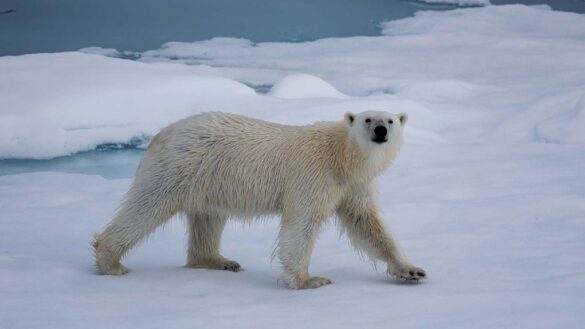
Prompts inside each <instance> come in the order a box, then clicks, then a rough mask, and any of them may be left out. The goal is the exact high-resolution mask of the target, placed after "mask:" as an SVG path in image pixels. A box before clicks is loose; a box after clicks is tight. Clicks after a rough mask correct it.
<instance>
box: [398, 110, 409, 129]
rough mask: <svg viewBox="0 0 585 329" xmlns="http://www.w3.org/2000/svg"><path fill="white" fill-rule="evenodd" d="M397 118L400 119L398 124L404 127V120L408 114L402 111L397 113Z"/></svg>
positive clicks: (406, 119)
mask: <svg viewBox="0 0 585 329" xmlns="http://www.w3.org/2000/svg"><path fill="white" fill-rule="evenodd" d="M398 119H399V120H400V125H401V126H403V127H404V125H405V124H406V121H408V114H406V113H404V112H402V113H400V114H398Z"/></svg>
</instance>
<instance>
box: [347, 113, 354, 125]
mask: <svg viewBox="0 0 585 329" xmlns="http://www.w3.org/2000/svg"><path fill="white" fill-rule="evenodd" d="M353 120H355V114H353V113H351V112H347V113H345V121H346V122H347V123H348V124H349V125H350V126H351V125H352V124H353Z"/></svg>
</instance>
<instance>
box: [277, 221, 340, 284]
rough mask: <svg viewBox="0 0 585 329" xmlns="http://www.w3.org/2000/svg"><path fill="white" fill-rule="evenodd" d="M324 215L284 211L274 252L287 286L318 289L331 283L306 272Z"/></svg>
mask: <svg viewBox="0 0 585 329" xmlns="http://www.w3.org/2000/svg"><path fill="white" fill-rule="evenodd" d="M326 218H327V217H326V216H325V215H323V214H319V213H315V214H302V215H301V214H293V213H291V212H287V211H285V213H284V214H283V216H282V224H281V228H280V233H279V235H278V247H277V248H278V249H277V252H278V256H279V258H280V261H281V263H282V266H283V268H284V273H283V274H282V276H281V279H282V280H283V281H284V282H286V284H287V285H288V287H289V288H290V289H308V288H319V287H321V286H324V285H327V284H330V283H331V280H329V279H327V278H323V277H318V276H313V277H312V276H310V275H309V262H310V259H311V252H312V251H313V246H314V244H315V239H316V238H317V234H318V233H319V229H320V227H321V225H322V223H323V222H324V221H325V219H326Z"/></svg>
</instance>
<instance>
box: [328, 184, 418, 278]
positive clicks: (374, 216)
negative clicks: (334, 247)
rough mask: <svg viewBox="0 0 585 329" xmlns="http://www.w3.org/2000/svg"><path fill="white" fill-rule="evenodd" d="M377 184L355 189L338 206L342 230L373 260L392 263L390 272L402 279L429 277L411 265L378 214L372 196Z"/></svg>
mask: <svg viewBox="0 0 585 329" xmlns="http://www.w3.org/2000/svg"><path fill="white" fill-rule="evenodd" d="M372 189H373V187H362V188H355V189H354V190H353V192H354V193H353V194H352V195H350V196H349V197H347V198H346V199H345V200H343V201H342V203H341V204H340V206H339V207H338V209H337V216H338V217H339V220H340V224H341V227H342V229H343V230H344V231H345V232H347V234H348V236H349V239H350V241H351V243H352V245H353V246H354V247H356V248H357V249H360V250H362V251H363V252H365V253H366V254H367V255H368V256H370V257H372V258H373V259H377V260H381V261H385V262H387V264H388V274H389V275H390V276H391V277H392V278H394V279H396V280H400V281H407V282H418V281H420V280H423V279H425V278H426V277H427V275H426V273H425V271H424V270H423V269H421V268H419V267H416V266H413V265H412V264H410V262H409V261H408V259H407V258H406V257H405V256H404V253H403V252H402V250H401V249H400V246H399V245H398V242H397V241H396V240H395V239H394V237H392V234H391V233H390V231H388V230H387V229H386V228H385V226H384V222H383V221H382V220H381V218H380V216H379V215H378V206H377V204H376V202H375V200H374V199H373V198H372V194H373V192H372Z"/></svg>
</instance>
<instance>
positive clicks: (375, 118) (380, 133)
mask: <svg viewBox="0 0 585 329" xmlns="http://www.w3.org/2000/svg"><path fill="white" fill-rule="evenodd" d="M407 120H408V116H407V114H406V113H400V114H393V113H388V112H381V111H366V112H362V113H358V114H354V113H351V112H348V113H346V114H345V121H346V124H347V125H348V126H349V129H350V131H351V133H352V134H353V136H354V137H355V138H356V139H357V142H358V143H359V144H360V146H361V147H362V148H366V149H371V148H378V147H397V146H398V147H399V146H400V144H402V129H403V127H404V125H405V124H406V121H407Z"/></svg>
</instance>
